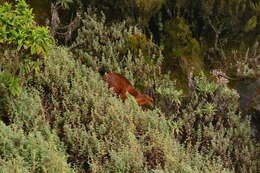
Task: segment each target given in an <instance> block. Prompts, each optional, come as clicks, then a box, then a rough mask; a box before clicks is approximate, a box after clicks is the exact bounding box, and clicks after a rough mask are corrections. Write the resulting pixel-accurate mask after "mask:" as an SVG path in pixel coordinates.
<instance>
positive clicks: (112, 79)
mask: <svg viewBox="0 0 260 173" xmlns="http://www.w3.org/2000/svg"><path fill="white" fill-rule="evenodd" d="M104 80H105V81H106V82H107V83H108V85H109V87H112V88H113V89H114V92H115V93H117V94H118V95H119V97H120V98H121V99H122V100H125V99H126V98H127V97H126V92H128V93H129V94H131V95H132V96H134V97H135V100H136V102H137V103H138V105H139V106H144V105H150V106H153V104H154V103H153V99H152V98H151V97H149V96H147V95H143V94H141V93H140V92H139V91H137V90H136V89H135V88H134V87H133V86H132V84H131V83H130V82H129V81H128V80H127V79H126V78H125V77H124V76H122V75H121V74H119V73H115V72H111V73H108V74H106V75H105V76H104Z"/></svg>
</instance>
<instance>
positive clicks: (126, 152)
mask: <svg viewBox="0 0 260 173" xmlns="http://www.w3.org/2000/svg"><path fill="white" fill-rule="evenodd" d="M54 57H55V58H54ZM34 87H35V88H37V89H38V90H39V91H41V94H40V95H41V98H43V107H44V110H45V112H46V119H47V121H48V122H49V123H50V125H51V126H52V127H53V128H55V129H56V130H57V133H58V135H59V137H60V139H61V140H62V141H63V142H64V144H65V146H66V149H67V150H66V151H67V153H68V154H69V157H68V160H69V162H70V163H71V164H73V165H74V167H75V168H76V169H77V171H78V172H149V171H152V170H153V171H162V172H163V171H166V172H167V171H175V172H208V171H209V170H212V171H213V172H214V171H216V172H217V170H222V171H223V172H225V169H224V168H223V167H222V166H221V164H222V163H221V162H220V161H218V160H217V159H216V160H214V163H213V165H212V160H208V158H207V157H206V156H201V155H200V154H198V153H196V152H187V151H186V150H185V149H184V148H183V147H182V146H181V145H180V144H179V143H178V142H177V141H176V140H175V139H174V138H173V136H172V132H173V130H174V129H173V127H172V126H171V125H170V124H171V123H170V122H169V121H168V120H166V119H165V117H164V116H163V113H162V112H161V111H160V110H158V109H156V110H147V111H144V110H142V109H141V108H140V107H138V106H137V104H136V102H135V101H134V99H132V98H131V97H130V96H129V99H128V100H126V102H125V103H123V102H121V100H119V99H118V98H116V97H113V95H112V93H111V91H110V90H109V89H108V87H107V86H106V84H105V83H104V82H103V80H102V79H101V76H100V75H99V74H98V73H97V72H96V71H93V70H92V68H90V67H86V66H84V65H82V64H81V62H80V61H79V60H75V59H74V58H73V56H72V55H70V54H68V53H67V50H66V49H56V50H55V51H53V52H52V55H51V56H50V58H49V59H48V60H47V62H46V67H45V72H44V73H42V74H41V75H40V77H39V79H37V80H36V83H35V85H34ZM205 165H208V166H205ZM209 165H210V166H209ZM226 172H229V171H228V170H226Z"/></svg>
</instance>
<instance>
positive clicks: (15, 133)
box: [0, 122, 73, 173]
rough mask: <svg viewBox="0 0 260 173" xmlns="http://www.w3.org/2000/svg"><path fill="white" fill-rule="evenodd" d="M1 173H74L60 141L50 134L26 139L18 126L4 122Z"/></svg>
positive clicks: (0, 136) (0, 135)
mask: <svg viewBox="0 0 260 173" xmlns="http://www.w3.org/2000/svg"><path fill="white" fill-rule="evenodd" d="M0 156H1V159H0V172H2V173H8V172H10V173H11V172H19V173H20V172H21V173H22V172H50V173H56V172H61V173H65V172H66V173H68V172H73V170H72V169H70V168H69V166H68V164H67V163H66V155H65V153H64V150H63V147H62V145H61V143H60V142H59V138H58V137H57V136H56V135H55V133H52V132H50V131H48V128H47V127H46V131H45V135H44V136H43V135H42V134H41V133H39V132H36V131H35V132H32V133H29V134H28V135H25V134H24V132H23V131H22V130H20V129H19V128H17V127H16V126H15V125H12V126H6V125H4V124H3V122H0Z"/></svg>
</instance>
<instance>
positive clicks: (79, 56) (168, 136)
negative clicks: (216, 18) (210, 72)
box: [0, 0, 258, 173]
mask: <svg viewBox="0 0 260 173" xmlns="http://www.w3.org/2000/svg"><path fill="white" fill-rule="evenodd" d="M14 15H15V16H17V17H16V18H13V17H12V16H14ZM28 16H29V17H28ZM32 16H33V15H32V14H31V11H30V10H29V8H28V6H27V5H26V3H25V2H24V1H23V0H20V1H18V3H17V5H16V6H15V8H13V7H11V6H10V5H8V4H5V5H2V6H1V7H0V33H1V35H0V119H1V121H0V126H1V127H0V172H3V173H8V172H10V173H11V172H17V173H25V172H36V173H41V172H49V173H57V172H60V173H65V172H78V173H81V172H90V173H92V172H93V173H101V172H133V173H138V172H140V173H141V172H142V173H143V172H147V173H148V172H153V173H163V172H165V173H167V172H176V173H191V172H192V173H194V172H198V173H201V172H205V173H208V172H216V173H219V172H222V173H227V172H256V171H257V157H258V155H257V147H256V144H255V143H254V141H253V139H252V138H251V136H250V134H251V127H250V123H249V119H247V118H246V117H242V116H241V115H240V112H239V109H238V94H237V93H236V92H235V91H234V90H231V89H229V88H228V87H226V86H224V85H221V84H217V83H216V82H214V81H210V80H209V79H207V77H206V76H205V75H204V74H203V72H201V73H200V74H199V75H196V76H193V75H192V74H191V75H190V81H189V84H190V94H189V95H188V96H187V95H184V94H183V92H182V91H181V90H177V89H176V87H175V82H174V81H173V80H171V79H170V76H169V74H165V73H163V72H162V70H161V67H162V64H161V63H162V61H163V59H164V57H163V56H162V53H161V50H160V48H158V47H157V46H156V44H154V43H153V42H152V41H151V40H149V39H147V38H146V36H145V35H144V34H143V33H142V32H141V30H140V29H138V28H137V27H135V26H127V25H126V24H125V23H124V22H122V23H117V24H114V25H112V26H107V25H106V24H105V20H106V19H105V16H104V15H103V14H100V13H96V12H95V11H94V10H88V12H87V13H86V14H85V16H84V19H83V26H82V27H81V29H80V30H79V32H78V38H77V40H76V41H75V43H73V44H72V45H71V46H70V47H59V46H56V45H55V44H54V42H53V41H52V39H51V37H50V36H49V35H48V30H47V28H44V27H38V26H37V25H36V24H35V22H33V17H32ZM25 18H26V20H29V21H26V20H25ZM24 22H26V23H27V25H25V23H24ZM7 28H9V29H8V30H7ZM109 71H116V72H120V73H122V74H124V75H125V76H126V77H127V78H128V79H129V80H130V81H131V82H132V83H133V84H135V86H136V87H137V88H138V89H139V90H141V91H143V92H144V93H147V94H149V95H152V96H153V97H154V99H155V100H156V103H155V105H156V106H155V108H154V109H152V110H150V109H142V108H140V107H138V105H137V104H136V102H135V100H134V99H133V98H132V97H131V96H129V97H128V99H127V100H126V101H125V102H122V101H121V100H120V99H118V98H117V97H116V96H114V95H113V93H112V90H110V89H109V88H108V87H107V85H106V84H105V83H104V81H103V80H102V75H101V74H102V73H103V72H109Z"/></svg>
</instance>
